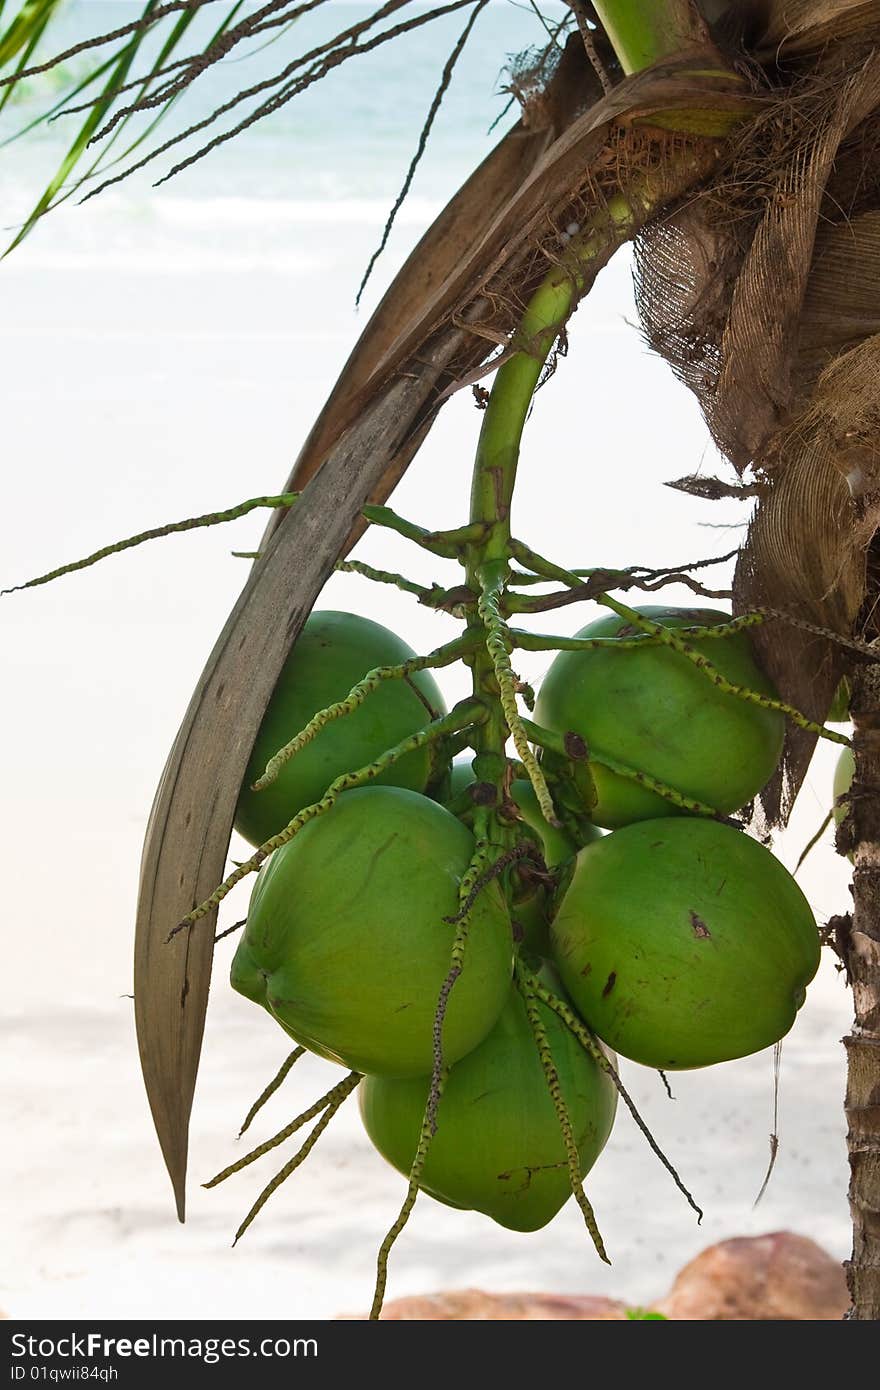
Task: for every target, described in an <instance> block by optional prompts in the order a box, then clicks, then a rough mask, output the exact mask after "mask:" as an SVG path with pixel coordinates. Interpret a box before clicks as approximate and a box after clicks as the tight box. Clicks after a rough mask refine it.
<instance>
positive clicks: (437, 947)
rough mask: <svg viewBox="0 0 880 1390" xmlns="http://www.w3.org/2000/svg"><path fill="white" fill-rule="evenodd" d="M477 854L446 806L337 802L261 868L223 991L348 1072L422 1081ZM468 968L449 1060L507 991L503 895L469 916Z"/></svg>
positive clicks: (490, 897) (488, 897)
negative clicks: (248, 1002)
mask: <svg viewBox="0 0 880 1390" xmlns="http://www.w3.org/2000/svg"><path fill="white" fill-rule="evenodd" d="M473 851H474V838H473V836H472V834H471V832H470V831H469V830H468V829H467V827H466V826H464V825H462V824H461V822H460V821H458V820H456V818H455V817H454V816H452V815H450V813H449V812H448V811H446V810H445V809H444V808H443V807H442V806H438V805H437V803H436V802H434V801H430V800H429V799H428V798H427V797H424V796H419V795H418V794H417V793H416V792H411V791H407V790H405V789H402V788H396V787H364V788H360V789H358V790H355V791H349V792H345V793H344V794H343V795H342V796H341V797H340V798H339V800H338V801H337V803H336V805H335V806H334V807H333V808H332V810H330V811H328V812H327V813H326V814H324V815H322V816H320V817H318V818H317V819H316V820H313V821H310V822H309V823H308V824H307V825H306V826H305V827H304V828H303V829H302V830H301V831H300V832H299V834H298V835H296V836H295V837H294V839H292V840H290V841H289V842H288V844H286V845H284V846H282V847H281V848H280V849H278V850H276V851H275V853H274V854H273V855H272V856H271V857H270V858H269V859H268V860H267V861H266V864H265V865H264V867H263V869H262V871H261V873H260V875H259V878H258V879H257V882H256V884H255V887H254V891H253V896H252V898H251V903H250V910H249V912H248V918H247V925H246V927H245V930H244V935H243V937H242V939H241V942H240V944H239V947H238V950H237V952H236V954H235V958H234V960H233V964H232V985H233V988H235V989H237V990H238V991H239V993H241V994H244V995H246V996H247V997H248V998H249V999H253V1000H254V1001H255V1002H257V1003H260V1004H262V1005H263V1006H264V1007H265V1008H266V1009H268V1011H269V1012H270V1013H271V1014H272V1015H273V1017H274V1018H276V1019H277V1020H278V1022H279V1023H280V1024H281V1025H282V1027H284V1028H285V1029H286V1031H287V1032H288V1033H289V1034H290V1036H291V1037H292V1038H295V1039H296V1041H297V1042H300V1043H303V1044H304V1045H305V1046H306V1047H308V1048H309V1049H310V1050H311V1051H312V1052H316V1053H318V1054H319V1056H322V1057H327V1058H329V1059H330V1060H332V1061H336V1062H340V1063H341V1064H342V1065H343V1066H346V1067H350V1068H352V1069H354V1070H355V1071H362V1072H376V1073H379V1074H390V1075H393V1076H418V1075H425V1074H427V1073H429V1072H430V1071H431V1067H432V1062H433V1054H432V1035H433V1022H434V1015H435V1011H436V1008H437V1000H438V997H439V994H440V989H441V986H442V984H443V982H444V980H445V979H446V976H447V974H448V972H449V969H450V953H451V950H452V944H453V940H454V937H455V932H456V927H455V925H454V923H452V922H450V921H449V920H448V919H449V918H451V917H454V916H455V915H456V913H457V912H458V908H459V888H460V884H461V880H462V877H463V875H464V873H465V871H466V870H467V868H468V865H469V863H470V860H471V856H472V854H473ZM469 920H470V927H469V939H468V943H467V948H466V954H465V962H464V969H463V970H462V973H461V976H460V978H459V979H458V981H457V983H456V986H455V989H454V991H453V993H452V997H451V998H450V1001H449V1007H448V1009H447V1013H446V1020H445V1024H444V1030H443V1044H444V1049H445V1051H446V1053H447V1055H448V1057H449V1059H450V1061H457V1060H458V1059H459V1058H460V1057H463V1056H464V1055H465V1054H466V1053H468V1052H469V1051H470V1050H471V1049H472V1048H474V1047H476V1046H477V1045H478V1044H479V1043H481V1042H482V1040H483V1039H484V1038H485V1037H486V1035H487V1033H488V1032H489V1031H490V1029H491V1028H492V1027H493V1025H494V1023H495V1020H496V1019H497V1018H498V1015H499V1013H500V1012H501V1009H502V1008H503V1007H504V1003H505V1001H506V998H507V993H508V989H509V986H510V979H511V970H512V961H513V938H512V932H511V925H510V918H509V915H508V911H507V905H506V903H505V901H504V897H503V894H502V893H501V890H500V888H499V885H498V884H497V883H496V882H492V883H489V884H487V885H486V887H485V888H483V890H482V891H481V892H480V894H479V896H478V897H477V899H476V901H475V902H474V904H473V907H472V909H471V913H470V919H469Z"/></svg>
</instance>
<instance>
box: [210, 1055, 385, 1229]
mask: <svg viewBox="0 0 880 1390" xmlns="http://www.w3.org/2000/svg"><path fill="white" fill-rule="evenodd" d="M360 1079H361V1078H360V1075H359V1073H358V1072H350V1073H349V1074H348V1076H347V1077H346V1078H345V1080H344V1081H340V1083H339V1085H338V1086H337V1087H336V1088H335V1090H336V1094H335V1095H334V1097H333V1099H332V1100H331V1101H330V1103H329V1105H328V1106H327V1108H326V1110H325V1111H324V1113H323V1115H322V1116H321V1118H320V1120H319V1121H318V1123H317V1124H316V1125H315V1128H314V1129H313V1130H312V1132H311V1134H310V1135H309V1137H308V1139H306V1141H305V1143H304V1144H303V1145H302V1146H301V1147H300V1148H299V1149H298V1150H297V1152H296V1153H295V1154H294V1156H293V1158H291V1159H290V1160H289V1162H287V1163H285V1165H284V1167H283V1168H282V1169H281V1170H280V1172H278V1173H276V1174H275V1176H274V1178H273V1179H272V1181H271V1182H270V1183H267V1184H266V1186H265V1187H264V1188H263V1190H262V1192H261V1193H260V1195H259V1197H258V1198H257V1200H256V1201H255V1202H254V1204H253V1206H252V1207H251V1209H250V1211H249V1212H248V1214H247V1216H246V1217H245V1218H244V1221H242V1223H241V1225H240V1226H239V1228H238V1230H237V1231H236V1233H235V1239H234V1241H233V1242H232V1244H233V1246H235V1245H237V1244H238V1242H239V1241H240V1240H241V1238H242V1236H243V1235H244V1233H245V1231H246V1230H247V1228H248V1226H250V1224H251V1222H252V1221H253V1220H254V1218H255V1217H257V1216H258V1215H259V1214H260V1212H261V1211H262V1209H263V1207H264V1206H265V1205H266V1203H267V1202H268V1200H269V1198H270V1197H271V1196H272V1193H273V1192H275V1191H276V1189H277V1188H279V1187H280V1186H281V1184H282V1183H283V1182H286V1181H287V1179H288V1178H289V1177H290V1175H291V1173H294V1172H295V1171H296V1169H297V1168H299V1167H300V1165H301V1164H303V1163H305V1161H306V1159H307V1158H308V1156H309V1154H310V1153H311V1152H312V1149H313V1148H314V1147H315V1145H316V1144H317V1142H318V1140H319V1139H320V1137H321V1135H322V1134H323V1133H324V1130H325V1129H326V1128H327V1126H328V1125H329V1123H330V1121H331V1120H332V1119H333V1116H334V1115H335V1114H336V1112H337V1111H338V1110H339V1109H340V1107H341V1106H342V1105H343V1104H344V1103H345V1101H346V1100H348V1097H349V1096H350V1095H351V1093H352V1091H353V1090H354V1089H355V1087H356V1086H357V1085H358V1083H359V1082H360Z"/></svg>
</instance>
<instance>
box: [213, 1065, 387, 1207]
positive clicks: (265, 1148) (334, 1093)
mask: <svg viewBox="0 0 880 1390" xmlns="http://www.w3.org/2000/svg"><path fill="white" fill-rule="evenodd" d="M297 1050H299V1049H297ZM304 1050H305V1049H304ZM352 1078H355V1079H354V1080H352ZM359 1079H360V1076H359V1073H358V1072H354V1071H353V1072H349V1074H348V1076H347V1077H345V1079H344V1080H343V1081H339V1082H337V1084H336V1085H335V1086H331V1087H330V1090H329V1091H326V1092H325V1094H324V1095H323V1096H321V1097H320V1099H319V1100H316V1101H315V1102H314V1103H313V1104H312V1105H310V1106H308V1108H307V1109H305V1110H303V1112H302V1114H300V1115H297V1117H296V1119H295V1120H291V1121H290V1124H288V1125H285V1126H284V1128H283V1129H280V1130H279V1131H278V1133H277V1134H273V1135H272V1138H271V1139H265V1140H264V1141H263V1143H262V1144H258V1145H257V1147H256V1148H255V1149H251V1151H250V1153H247V1154H245V1155H244V1156H243V1157H242V1158H239V1159H236V1161H235V1163H231V1164H230V1165H229V1167H228V1168H224V1169H223V1171H222V1173H217V1174H216V1175H215V1176H214V1177H213V1178H211V1179H210V1181H209V1182H205V1183H202V1186H203V1187H216V1186H217V1185H218V1183H221V1182H225V1181H226V1179H227V1178H231V1177H232V1175H233V1174H234V1173H240V1172H241V1171H242V1169H243V1168H248V1167H250V1165H251V1164H252V1163H256V1161H257V1159H258V1158H262V1157H263V1154H267V1153H269V1152H270V1151H271V1150H272V1149H277V1148H278V1145H279V1144H283V1143H284V1141H285V1140H286V1139H289V1138H290V1136H291V1135H292V1134H296V1132H297V1130H299V1129H302V1127H303V1125H307V1124H308V1123H309V1120H313V1119H314V1118H315V1116H316V1115H320V1114H321V1112H322V1111H323V1110H326V1109H327V1106H328V1105H332V1104H333V1102H334V1101H335V1100H337V1099H338V1098H339V1097H341V1098H342V1099H343V1100H344V1099H345V1097H346V1096H347V1095H348V1093H349V1091H351V1090H353V1089H354V1087H355V1086H356V1085H357V1081H358V1080H359ZM345 1088H347V1089H345ZM242 1132H244V1131H242Z"/></svg>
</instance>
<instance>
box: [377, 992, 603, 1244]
mask: <svg viewBox="0 0 880 1390" xmlns="http://www.w3.org/2000/svg"><path fill="white" fill-rule="evenodd" d="M462 978H463V977H462ZM548 983H550V984H551V985H552V986H554V987H555V988H556V989H557V991H558V992H559V993H561V992H562V991H561V990H560V988H559V984H558V981H556V980H555V979H554V978H552V977H550V978H549V979H548ZM457 988H458V985H456V989H457ZM538 1010H539V1013H540V1015H541V1020H542V1022H543V1024H544V1027H545V1029H546V1031H547V1040H548V1043H549V1046H550V1051H551V1053H552V1056H553V1062H554V1065H555V1067H556V1070H557V1072H558V1074H559V1080H560V1085H561V1088H562V1095H563V1097H564V1099H565V1103H566V1106H567V1108H568V1113H569V1116H570V1119H571V1124H572V1129H573V1132H574V1135H575V1141H576V1143H577V1148H578V1154H579V1156H580V1165H581V1176H584V1175H585V1174H586V1173H587V1172H589V1170H590V1168H592V1166H593V1164H594V1163H595V1161H596V1159H597V1158H598V1156H599V1154H600V1153H601V1152H602V1149H603V1148H604V1146H605V1142H606V1140H607V1138H608V1135H609V1134H610V1133H611V1126H612V1124H613V1122H614V1112H615V1109H616V1105H617V1091H616V1089H615V1087H614V1084H613V1082H612V1081H611V1079H610V1078H609V1077H608V1076H607V1074H606V1073H605V1072H603V1071H602V1070H600V1068H599V1067H598V1066H597V1065H596V1063H595V1062H594V1061H593V1060H592V1058H591V1057H590V1056H589V1055H588V1054H587V1053H586V1052H585V1051H584V1049H583V1048H582V1047H581V1045H580V1043H579V1042H578V1041H577V1040H576V1039H575V1038H574V1037H573V1036H572V1035H571V1033H570V1032H569V1030H568V1029H567V1028H566V1027H565V1025H564V1024H563V1023H562V1022H561V1020H560V1019H559V1018H558V1017H557V1015H556V1014H555V1013H553V1012H552V1010H550V1009H548V1008H546V1007H545V1005H543V1004H540V1003H539V1004H538ZM428 1091H429V1083H428V1081H427V1080H426V1079H424V1078H418V1079H415V1080H392V1079H389V1078H387V1077H373V1076H367V1077H365V1078H364V1080H363V1081H362V1083H361V1085H360V1087H359V1088H358V1094H359V1097H360V1107H361V1116H362V1118H363V1122H364V1126H365V1128H366V1131H367V1134H368V1135H369V1137H370V1139H371V1140H372V1141H373V1143H374V1144H375V1146H376V1148H377V1149H378V1150H379V1152H380V1153H381V1154H382V1155H383V1157H384V1158H386V1159H387V1160H388V1162H389V1163H391V1164H392V1165H393V1166H394V1167H395V1168H397V1169H398V1171H399V1172H401V1173H405V1174H407V1175H408V1174H409V1171H410V1168H411V1166H412V1161H413V1157H414V1155H415V1151H416V1147H417V1144H418V1139H419V1133H420V1129H421V1125H422V1117H423V1115H424V1112H425V1106H426V1103H427V1099H428ZM421 1186H422V1188H423V1189H424V1191H425V1192H427V1193H429V1194H430V1195H431V1196H432V1197H435V1198H436V1199H437V1200H438V1201H441V1202H445V1203H447V1204H448V1205H450V1206H457V1207H466V1208H469V1209H472V1210H475V1211H481V1212H483V1213H485V1215H486V1216H490V1217H491V1218H492V1219H493V1220H494V1221H497V1222H498V1223H499V1225H501V1226H507V1227H509V1228H510V1229H511V1230H514V1231H536V1230H538V1229H539V1228H540V1227H541V1226H546V1225H547V1222H548V1221H551V1220H552V1219H553V1217H554V1216H555V1215H556V1213H557V1212H558V1211H559V1209H560V1208H561V1207H562V1206H564V1204H565V1202H566V1201H567V1200H568V1198H569V1197H570V1196H571V1188H570V1186H569V1174H568V1167H567V1161H566V1152H565V1145H564V1143H563V1139H562V1132H561V1130H560V1126H559V1119H558V1116H557V1114H556V1111H555V1108H554V1106H553V1102H552V1100H551V1097H550V1094H549V1092H548V1090H547V1082H546V1079H545V1076H544V1071H543V1068H542V1066H541V1061H540V1058H539V1056H538V1052H537V1049H536V1047H535V1041H534V1038H533V1036H532V1032H531V1028H530V1026H529V1021H528V1017H527V1015H526V1010H525V1005H524V1004H523V1002H522V999H521V997H520V995H519V993H518V991H517V990H516V989H511V991H510V995H509V998H508V1001H507V1005H506V1007H505V1008H504V1010H503V1012H502V1014H501V1017H500V1018H499V1019H498V1022H497V1023H496V1024H495V1027H494V1028H493V1029H492V1032H491V1033H490V1034H489V1036H488V1037H487V1038H486V1040H485V1042H483V1043H481V1045H480V1046H479V1047H478V1048H476V1049H475V1050H474V1051H473V1052H471V1053H469V1054H468V1056H467V1057H465V1058H464V1059H463V1060H462V1061H460V1062H458V1063H457V1065H456V1066H454V1067H453V1068H452V1070H451V1072H450V1074H449V1078H448V1080H447V1082H446V1087H445V1089H444V1092H443V1096H442V1099H441V1102H440V1107H439V1110H438V1114H437V1133H436V1134H435V1135H434V1138H433V1140H432V1141H431V1147H430V1149H429V1150H428V1156H427V1159H426V1161H425V1167H424V1171H423V1175H422V1182H421Z"/></svg>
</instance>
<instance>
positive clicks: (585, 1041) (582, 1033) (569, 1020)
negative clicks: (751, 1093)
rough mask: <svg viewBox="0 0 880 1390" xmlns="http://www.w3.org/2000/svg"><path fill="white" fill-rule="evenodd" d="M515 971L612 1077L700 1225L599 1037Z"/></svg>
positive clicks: (533, 980)
mask: <svg viewBox="0 0 880 1390" xmlns="http://www.w3.org/2000/svg"><path fill="white" fill-rule="evenodd" d="M518 968H519V970H520V971H521V972H522V974H523V976H524V977H525V978H526V979H527V980H528V984H529V986H530V988H531V989H532V990H533V991H534V993H535V995H536V996H537V997H538V999H540V1000H541V1002H542V1004H546V1005H547V1008H548V1009H552V1010H553V1012H554V1013H555V1014H556V1016H557V1017H558V1018H560V1019H561V1020H562V1022H563V1023H564V1024H565V1026H566V1027H567V1028H568V1030H569V1032H570V1033H571V1034H572V1035H573V1036H574V1037H575V1038H577V1040H578V1042H579V1043H580V1045H581V1047H582V1048H583V1049H584V1051H585V1052H586V1053H588V1054H589V1056H590V1057H592V1059H593V1061H594V1062H595V1063H596V1065H597V1066H598V1067H600V1068H601V1070H602V1071H603V1072H604V1073H605V1075H606V1076H608V1077H610V1078H611V1080H612V1082H613V1083H614V1086H615V1087H616V1089H617V1093H618V1095H619V1096H620V1098H621V1100H622V1101H623V1103H624V1105H625V1106H626V1108H627V1110H628V1111H629V1113H630V1114H631V1115H632V1117H633V1119H634V1120H635V1122H636V1124H637V1125H638V1127H639V1129H640V1130H641V1131H642V1134H643V1135H644V1136H645V1138H646V1139H647V1141H648V1145H649V1147H650V1149H651V1152H652V1153H653V1154H655V1156H656V1157H657V1158H659V1160H660V1162H661V1163H662V1164H663V1167H664V1168H665V1169H666V1171H667V1173H669V1175H670V1177H671V1178H672V1180H673V1182H674V1183H675V1185H676V1187H677V1188H678V1190H679V1192H680V1193H681V1194H682V1196H683V1197H684V1198H685V1200H686V1202H687V1204H688V1206H689V1207H690V1208H691V1209H692V1210H693V1211H695V1212H696V1214H697V1224H698V1225H699V1223H700V1222H701V1221H702V1219H703V1211H702V1208H701V1207H699V1206H698V1205H697V1203H696V1202H695V1201H694V1198H693V1197H692V1195H691V1193H690V1192H689V1191H688V1189H687V1188H686V1187H685V1185H684V1183H683V1182H682V1180H681V1178H680V1177H679V1175H678V1173H677V1171H676V1169H675V1167H674V1166H673V1164H672V1163H671V1162H670V1161H669V1159H668V1158H667V1157H666V1155H665V1153H664V1152H663V1150H662V1149H661V1148H660V1146H659V1145H658V1143H657V1141H656V1139H655V1138H654V1136H653V1134H652V1133H651V1131H650V1130H649V1129H648V1126H647V1125H646V1124H645V1121H644V1120H643V1119H642V1117H641V1115H640V1114H639V1112H638V1109H637V1107H636V1103H635V1101H634V1100H633V1099H632V1096H631V1095H630V1094H629V1092H628V1091H627V1089H626V1087H625V1086H624V1084H623V1082H622V1081H621V1079H620V1075H619V1073H618V1071H617V1068H616V1067H615V1066H614V1064H613V1062H612V1061H611V1058H610V1057H609V1056H608V1055H607V1053H606V1052H605V1051H604V1049H603V1048H602V1047H600V1045H599V1040H598V1038H596V1036H595V1035H594V1034H593V1033H591V1032H590V1030H589V1028H588V1027H587V1026H586V1024H585V1023H584V1022H583V1020H582V1019H580V1018H578V1016H577V1014H576V1013H575V1012H574V1011H573V1009H571V1008H569V1006H568V1004H566V1002H565V1000H564V999H560V998H559V995H558V994H554V992H553V991H552V990H550V989H548V988H547V986H546V985H545V984H544V983H543V982H542V981H541V980H540V979H538V977H537V975H533V974H531V973H530V972H529V971H528V970H527V969H526V967H525V966H524V965H523V964H522V962H519V963H518Z"/></svg>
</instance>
